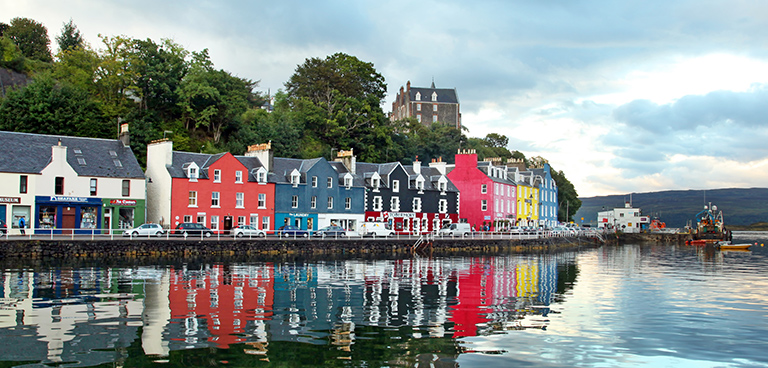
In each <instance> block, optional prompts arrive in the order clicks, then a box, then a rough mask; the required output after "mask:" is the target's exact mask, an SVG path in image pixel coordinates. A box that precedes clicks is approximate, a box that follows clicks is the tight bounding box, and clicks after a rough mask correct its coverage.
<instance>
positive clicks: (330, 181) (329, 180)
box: [327, 176, 333, 189]
mask: <svg viewBox="0 0 768 368" xmlns="http://www.w3.org/2000/svg"><path fill="white" fill-rule="evenodd" d="M327 182H328V184H327V186H328V188H329V189H330V188H333V178H332V177H330V176H329V177H328V180H327Z"/></svg>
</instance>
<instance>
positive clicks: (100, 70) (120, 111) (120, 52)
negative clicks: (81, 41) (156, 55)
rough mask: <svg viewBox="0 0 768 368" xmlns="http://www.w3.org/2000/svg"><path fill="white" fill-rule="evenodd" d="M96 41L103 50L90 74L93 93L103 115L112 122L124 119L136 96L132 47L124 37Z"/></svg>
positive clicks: (130, 42) (103, 38)
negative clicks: (91, 75)
mask: <svg viewBox="0 0 768 368" xmlns="http://www.w3.org/2000/svg"><path fill="white" fill-rule="evenodd" d="M99 37H100V38H101V41H102V43H103V45H104V47H105V48H104V49H103V50H100V52H99V65H98V67H97V68H96V70H94V77H93V80H94V88H95V93H96V97H97V98H98V100H99V101H100V102H101V103H102V108H103V110H104V115H105V116H106V117H107V118H108V119H110V120H114V121H116V120H117V119H118V118H121V117H124V116H126V115H128V113H129V111H130V110H131V108H132V107H133V106H132V104H133V101H134V100H133V99H134V98H136V96H137V95H138V87H136V83H135V81H136V71H135V70H133V68H132V67H131V65H132V64H131V63H132V61H133V53H132V51H133V43H132V40H131V39H129V38H127V37H125V36H113V37H106V36H102V35H99Z"/></svg>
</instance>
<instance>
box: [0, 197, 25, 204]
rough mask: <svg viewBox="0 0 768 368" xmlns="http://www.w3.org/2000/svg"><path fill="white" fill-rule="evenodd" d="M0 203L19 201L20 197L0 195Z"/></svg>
mask: <svg viewBox="0 0 768 368" xmlns="http://www.w3.org/2000/svg"><path fill="white" fill-rule="evenodd" d="M0 203H3V204H5V203H21V198H19V197H0Z"/></svg>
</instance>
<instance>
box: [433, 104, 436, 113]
mask: <svg viewBox="0 0 768 368" xmlns="http://www.w3.org/2000/svg"><path fill="white" fill-rule="evenodd" d="M432 111H433V112H437V104H433V105H432Z"/></svg>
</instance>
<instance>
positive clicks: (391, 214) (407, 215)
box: [384, 212, 416, 218]
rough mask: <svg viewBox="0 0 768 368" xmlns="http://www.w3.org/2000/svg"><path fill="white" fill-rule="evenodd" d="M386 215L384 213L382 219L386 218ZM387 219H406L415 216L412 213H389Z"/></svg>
mask: <svg viewBox="0 0 768 368" xmlns="http://www.w3.org/2000/svg"><path fill="white" fill-rule="evenodd" d="M387 213H388V212H384V218H387ZM389 217H407V218H415V217H416V214H415V213H413V212H390V213H389Z"/></svg>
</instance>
